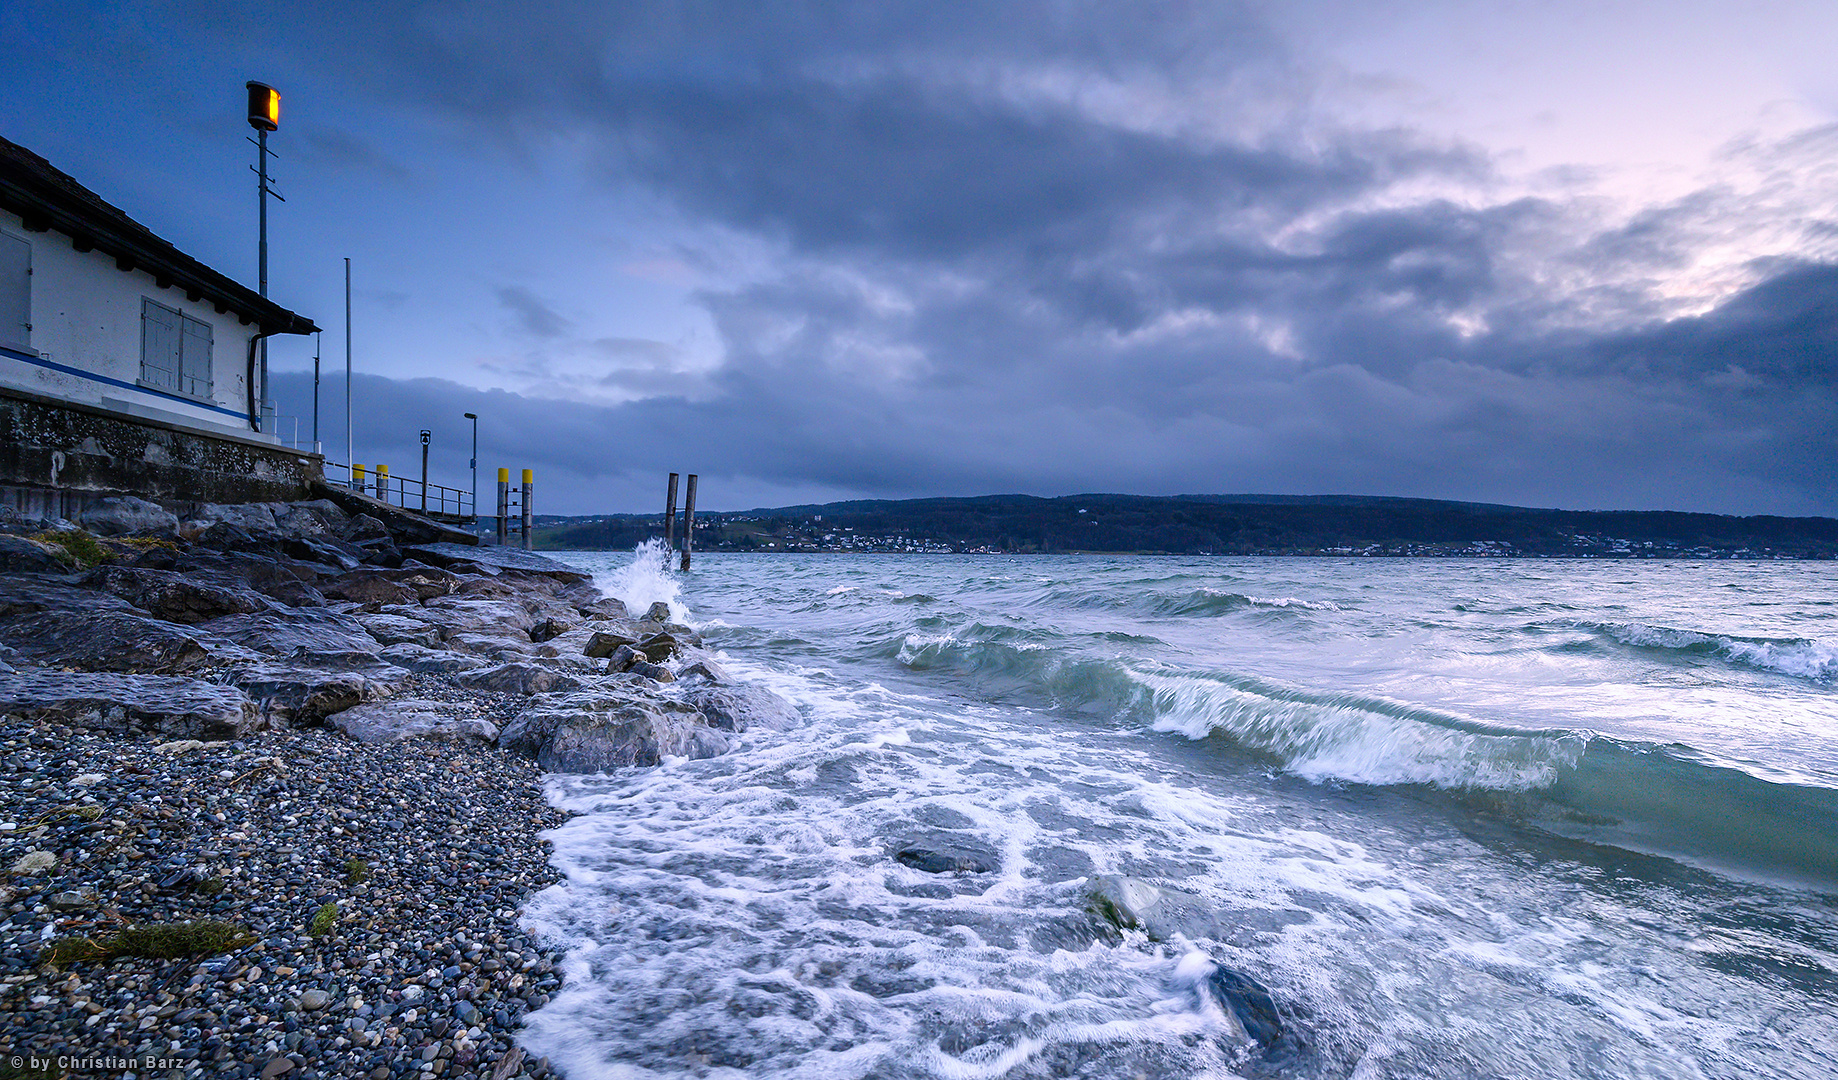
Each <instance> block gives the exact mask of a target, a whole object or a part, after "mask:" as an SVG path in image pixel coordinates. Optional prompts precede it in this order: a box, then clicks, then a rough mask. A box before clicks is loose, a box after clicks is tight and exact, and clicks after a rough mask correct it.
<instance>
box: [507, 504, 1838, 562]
mask: <svg viewBox="0 0 1838 1080" xmlns="http://www.w3.org/2000/svg"><path fill="white" fill-rule="evenodd" d="M537 525H538V529H537V532H536V546H538V547H540V548H546V549H550V550H559V549H569V548H573V549H619V548H629V547H632V546H634V545H636V544H638V543H639V542H641V541H643V540H645V539H648V538H650V537H652V536H660V535H662V532H663V519H662V515H661V514H658V515H651V516H646V515H633V514H619V515H600V516H592V517H574V518H566V517H542V518H539V519H538V520H537ZM695 533H696V535H695V547H696V549H697V550H700V551H731V552H825V553H837V554H847V553H863V554H868V553H874V554H914V555H929V554H938V555H944V554H990V555H996V554H1004V555H1006V554H1073V553H1109V554H1177V555H1270V556H1278V555H1288V556H1329V557H1343V558H1593V559H1830V558H1833V557H1835V556H1838V519H1832V518H1786V517H1767V516H1758V517H1731V516H1726V515H1718V514H1696V513H1682V512H1672V511H1582V510H1543V509H1531V508H1525V507H1511V506H1497V505H1492V504H1482V503H1458V502H1444V501H1439V500H1428V499H1388V498H1377V497H1362V496H1316V497H1296V496H1256V495H1205V496H1166V497H1154V496H1128V495H1084V496H1068V497H1064V498H1057V499H1042V498H1034V497H1031V496H1019V495H1004V496H985V497H980V498H966V499H913V500H902V501H862V502H846V503H830V504H826V505H822V506H796V507H782V508H778V509H770V510H748V511H743V512H734V513H720V512H717V513H701V514H699V515H698V516H697V519H696V528H695Z"/></svg>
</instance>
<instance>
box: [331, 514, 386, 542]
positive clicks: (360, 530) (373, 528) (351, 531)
mask: <svg viewBox="0 0 1838 1080" xmlns="http://www.w3.org/2000/svg"><path fill="white" fill-rule="evenodd" d="M342 535H343V536H344V539H345V542H346V543H349V544H361V543H363V542H364V541H366V540H388V539H389V526H387V525H385V524H383V523H382V522H381V521H378V520H377V519H376V518H374V517H371V516H370V515H369V514H355V515H352V516H351V517H350V518H348V519H347V523H346V525H345V527H344V530H343V532H342Z"/></svg>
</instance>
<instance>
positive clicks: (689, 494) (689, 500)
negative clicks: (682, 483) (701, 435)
mask: <svg viewBox="0 0 1838 1080" xmlns="http://www.w3.org/2000/svg"><path fill="white" fill-rule="evenodd" d="M695 539H696V474H695V473H690V474H689V486H688V488H687V489H686V490H685V491H684V492H683V565H682V567H681V568H680V569H683V570H687V569H689V549H690V548H691V547H692V546H694V544H695Z"/></svg>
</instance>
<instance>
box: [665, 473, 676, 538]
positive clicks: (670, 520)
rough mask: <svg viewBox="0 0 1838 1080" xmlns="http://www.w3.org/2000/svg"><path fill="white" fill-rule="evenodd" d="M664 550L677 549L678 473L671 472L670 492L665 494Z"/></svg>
mask: <svg viewBox="0 0 1838 1080" xmlns="http://www.w3.org/2000/svg"><path fill="white" fill-rule="evenodd" d="M664 550H665V551H675V550H676V473H671V474H670V494H668V495H666V496H664Z"/></svg>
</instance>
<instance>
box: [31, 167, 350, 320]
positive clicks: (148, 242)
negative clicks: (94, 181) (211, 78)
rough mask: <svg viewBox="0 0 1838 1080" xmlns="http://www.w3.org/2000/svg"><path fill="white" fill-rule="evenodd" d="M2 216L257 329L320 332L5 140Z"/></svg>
mask: <svg viewBox="0 0 1838 1080" xmlns="http://www.w3.org/2000/svg"><path fill="white" fill-rule="evenodd" d="M0 209H6V210H10V211H12V212H13V213H15V214H18V215H19V217H20V219H21V220H22V221H23V222H24V223H25V227H26V229H27V230H28V231H31V232H45V231H47V230H51V229H55V230H57V231H58V232H60V233H63V234H64V235H65V236H68V237H70V243H71V246H72V247H74V248H76V249H77V250H78V251H91V250H94V251H100V252H103V253H105V254H108V255H113V256H114V257H115V265H116V266H117V267H118V268H120V269H122V270H144V271H145V272H147V273H149V274H151V275H153V278H154V280H155V281H157V282H158V283H159V284H160V285H161V286H163V287H164V286H170V287H172V288H175V289H184V290H185V295H186V296H187V297H188V298H190V299H191V300H192V302H193V303H197V302H200V301H205V300H208V301H210V302H211V304H212V305H214V306H215V307H216V308H217V310H218V311H219V312H224V313H227V314H234V315H235V316H237V317H238V318H239V319H241V320H242V321H243V322H245V323H255V324H257V325H258V326H260V327H261V329H262V332H263V333H268V334H311V333H314V332H316V331H317V330H318V329H319V328H318V327H317V326H314V325H313V322H312V320H311V319H308V318H306V317H305V316H303V315H296V314H294V313H293V312H291V311H289V310H287V309H286V308H284V307H282V306H281V305H279V304H277V303H275V302H274V301H272V300H269V299H266V298H264V297H263V296H262V295H261V294H259V293H257V292H256V291H255V290H254V289H251V288H249V287H248V286H246V285H242V284H239V283H237V282H236V281H233V280H231V279H230V278H229V277H227V276H225V275H223V274H220V273H218V272H217V271H215V270H212V269H211V268H210V267H208V266H206V265H204V264H203V263H201V262H199V261H198V260H196V259H194V258H192V257H191V256H190V255H187V254H185V253H184V252H182V251H180V250H179V249H178V248H175V247H173V246H172V244H171V243H169V242H167V241H165V240H162V239H160V238H159V237H157V236H155V235H154V234H153V231H152V230H151V229H149V228H147V227H146V226H145V225H142V224H141V223H140V222H138V221H135V220H134V219H133V218H131V217H129V216H128V215H127V214H125V213H123V212H122V211H121V210H120V209H119V208H117V207H115V206H112V205H110V204H109V203H107V202H104V201H103V200H102V197H101V196H99V195H97V194H96V193H95V192H93V191H91V190H89V189H88V188H86V187H84V186H83V185H82V184H79V183H77V182H76V180H74V179H72V178H71V176H70V175H69V174H68V173H65V172H62V171H60V170H59V169H57V168H55V167H53V166H52V164H51V163H50V162H48V161H46V160H45V159H44V158H42V157H39V156H38V155H37V154H34V153H33V152H32V151H30V150H27V149H26V148H25V147H23V146H20V145H19V144H18V143H14V142H9V141H7V140H6V139H4V138H0Z"/></svg>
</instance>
